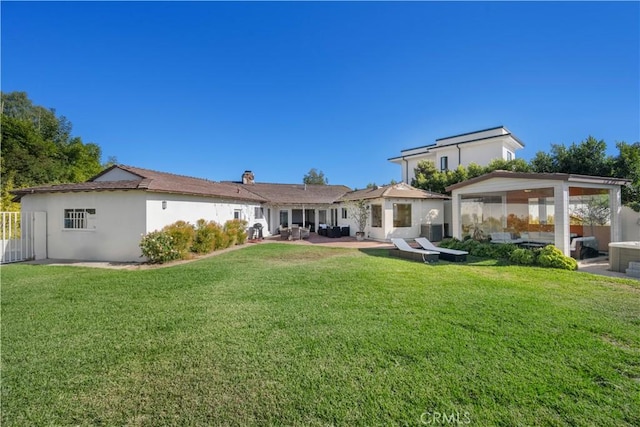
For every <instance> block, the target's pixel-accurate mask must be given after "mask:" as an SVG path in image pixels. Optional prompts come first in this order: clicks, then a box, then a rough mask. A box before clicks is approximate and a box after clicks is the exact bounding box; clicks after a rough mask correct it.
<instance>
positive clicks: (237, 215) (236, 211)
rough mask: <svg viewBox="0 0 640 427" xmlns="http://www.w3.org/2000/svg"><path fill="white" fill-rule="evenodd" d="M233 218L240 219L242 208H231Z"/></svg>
mask: <svg viewBox="0 0 640 427" xmlns="http://www.w3.org/2000/svg"><path fill="white" fill-rule="evenodd" d="M233 219H242V210H241V209H234V210H233Z"/></svg>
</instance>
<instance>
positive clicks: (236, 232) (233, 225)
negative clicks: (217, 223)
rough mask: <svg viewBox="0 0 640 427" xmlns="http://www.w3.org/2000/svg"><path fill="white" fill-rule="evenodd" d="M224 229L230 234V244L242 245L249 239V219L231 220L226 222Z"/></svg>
mask: <svg viewBox="0 0 640 427" xmlns="http://www.w3.org/2000/svg"><path fill="white" fill-rule="evenodd" d="M224 231H225V233H227V235H228V236H229V246H233V245H241V244H243V243H244V242H245V241H246V240H247V221H245V220H243V219H232V220H229V221H227V222H225V223H224Z"/></svg>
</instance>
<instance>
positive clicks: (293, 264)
mask: <svg viewBox="0 0 640 427" xmlns="http://www.w3.org/2000/svg"><path fill="white" fill-rule="evenodd" d="M1 274H2V277H1V278H2V291H1V297H2V301H1V303H2V348H1V350H2V403H1V409H2V419H1V421H2V425H3V427H4V426H11V425H29V426H30V425H318V426H326V425H349V426H351V425H367V426H370V425H385V426H386V425H409V426H412V425H413V426H418V425H426V424H427V423H429V424H430V425H437V424H441V425H442V424H445V422H443V421H448V424H449V425H451V423H450V421H452V418H453V417H457V418H456V420H457V421H460V424H459V425H462V424H470V425H479V426H480V425H481V426H486V425H504V426H514V425H527V426H528V425H597V426H607V425H611V426H613V425H615V426H625V425H627V426H637V425H640V286H639V285H640V283H639V282H637V281H631V280H623V279H612V278H606V277H601V276H595V275H590V274H586V273H579V272H569V271H560V270H547V269H539V268H525V267H516V266H501V265H495V263H492V262H489V261H484V262H474V260H471V262H469V263H467V264H464V265H460V264H450V263H445V262H440V263H438V264H436V265H424V264H422V263H418V262H411V261H405V260H401V259H395V258H388V257H387V256H386V251H381V250H378V251H376V250H371V251H366V252H365V251H358V250H353V249H329V248H320V247H313V246H300V245H287V244H261V245H255V246H250V247H248V248H246V249H241V250H238V251H233V252H229V253H226V254H222V255H220V256H215V257H211V258H208V259H204V260H200V261H195V262H193V263H189V264H183V265H180V266H174V267H167V268H160V269H153V270H139V271H116V270H98V269H90V268H78V267H54V266H29V265H9V266H3V267H2V268H1ZM443 415H445V416H446V417H447V419H446V420H443V419H442V418H437V417H441V416H443ZM448 417H452V418H448ZM436 418H437V419H436ZM436 421H437V423H436ZM453 425H456V424H455V423H453Z"/></svg>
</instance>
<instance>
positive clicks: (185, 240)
mask: <svg viewBox="0 0 640 427" xmlns="http://www.w3.org/2000/svg"><path fill="white" fill-rule="evenodd" d="M162 231H164V232H165V233H167V234H168V235H169V236H171V237H172V238H173V249H175V250H176V251H178V253H179V254H180V257H181V258H183V259H184V258H186V257H187V256H188V254H189V250H190V249H191V244H192V242H193V239H194V237H195V229H194V227H193V225H191V224H189V223H188V222H185V221H176V222H174V223H173V224H169V225H167V226H166V227H164V228H163V229H162Z"/></svg>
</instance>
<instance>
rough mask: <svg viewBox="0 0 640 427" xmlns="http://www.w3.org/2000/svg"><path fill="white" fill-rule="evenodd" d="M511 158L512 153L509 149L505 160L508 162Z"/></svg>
mask: <svg viewBox="0 0 640 427" xmlns="http://www.w3.org/2000/svg"><path fill="white" fill-rule="evenodd" d="M511 160H513V153H512V152H511V151H507V161H508V162H510V161H511Z"/></svg>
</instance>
